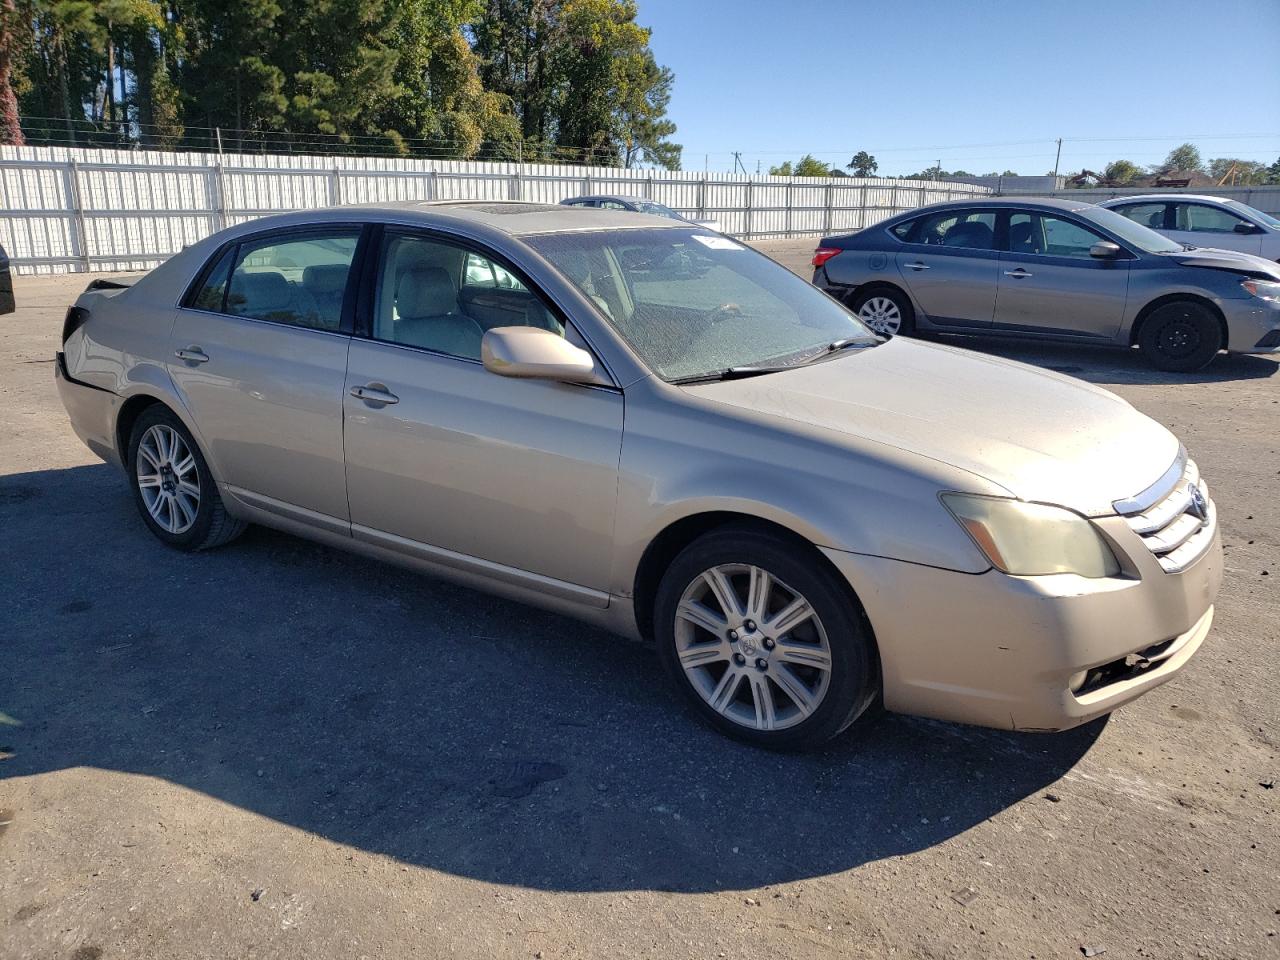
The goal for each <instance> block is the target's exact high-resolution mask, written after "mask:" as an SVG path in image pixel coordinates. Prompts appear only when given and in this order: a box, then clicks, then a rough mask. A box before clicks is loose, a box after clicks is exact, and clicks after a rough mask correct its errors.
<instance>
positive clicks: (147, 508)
mask: <svg viewBox="0 0 1280 960" xmlns="http://www.w3.org/2000/svg"><path fill="white" fill-rule="evenodd" d="M128 465H129V481H130V485H131V486H132V488H133V497H134V502H135V503H136V504H137V506H138V512H139V513H140V514H142V521H143V523H145V524H146V525H147V529H148V530H150V531H151V532H152V533H153V534H154V535H155V536H156V538H157V539H158V540H160V541H162V542H163V543H166V544H168V545H169V546H171V547H174V548H176V549H178V550H186V551H195V550H208V549H210V548H211V547H218V546H221V545H222V544H224V543H227V542H229V541H231V540H234V539H235V538H236V537H238V536H239V535H240V533H241V532H242V531H243V530H244V528H245V524H244V522H243V521H240V520H237V519H235V518H234V517H232V516H231V515H230V514H228V513H227V511H226V508H225V507H224V506H223V504H222V498H221V497H220V496H219V495H218V486H217V484H216V483H215V482H214V479H213V474H211V473H210V472H209V465H208V464H207V463H206V462H205V459H204V455H203V454H202V453H201V452H200V448H199V447H198V446H197V445H196V442H195V439H194V438H193V437H192V436H191V432H190V431H189V430H187V428H186V426H185V425H184V424H183V422H182V421H181V420H179V419H178V418H177V416H175V415H174V414H173V412H172V411H171V410H169V409H168V408H167V407H165V406H163V405H161V404H158V403H157V404H154V405H152V406H150V407H148V408H147V409H146V410H144V411H142V414H141V415H140V416H139V417H138V419H137V421H136V422H135V423H134V425H133V430H132V432H131V433H130V437H129V456H128Z"/></svg>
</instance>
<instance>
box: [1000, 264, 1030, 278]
mask: <svg viewBox="0 0 1280 960" xmlns="http://www.w3.org/2000/svg"><path fill="white" fill-rule="evenodd" d="M1004 275H1005V276H1006V277H1013V279H1015V280H1025V279H1026V278H1027V277H1034V276H1035V274H1034V273H1028V272H1027V271H1026V270H1023V269H1022V268H1021V267H1019V268H1018V269H1017V270H1006V271H1005V272H1004Z"/></svg>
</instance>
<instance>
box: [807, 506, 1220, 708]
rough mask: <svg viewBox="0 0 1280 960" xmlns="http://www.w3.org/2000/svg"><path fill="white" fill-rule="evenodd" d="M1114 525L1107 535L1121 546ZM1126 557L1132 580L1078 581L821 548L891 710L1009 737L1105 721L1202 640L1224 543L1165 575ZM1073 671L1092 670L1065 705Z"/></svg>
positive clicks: (1153, 564) (1146, 560)
mask: <svg viewBox="0 0 1280 960" xmlns="http://www.w3.org/2000/svg"><path fill="white" fill-rule="evenodd" d="M1116 519H1118V518H1116ZM1106 523H1107V521H1102V522H1101V523H1100V525H1105V524H1106ZM1123 523H1124V522H1123V520H1120V521H1119V523H1118V524H1112V527H1113V529H1112V530H1108V531H1107V533H1108V534H1109V535H1110V534H1113V533H1114V534H1115V537H1116V538H1117V539H1121V538H1124V536H1125V534H1126V533H1127V532H1128V531H1127V530H1125V529H1123ZM1126 552H1130V554H1131V556H1130V559H1131V560H1132V561H1134V569H1132V570H1131V571H1130V575H1128V576H1124V577H1109V578H1103V579H1087V578H1084V577H1078V576H1075V575H1072V574H1057V575H1054V576H1045V577H1013V576H1008V575H1006V574H1003V573H1000V572H998V571H995V570H990V571H988V572H986V573H982V574H966V573H957V572H955V571H951V570H941V569H938V568H935V567H925V566H921V565H919V564H912V563H905V562H902V561H898V560H888V559H884V558H882V557H868V556H863V555H859V554H851V553H844V552H842V551H838V550H830V549H827V550H824V553H825V554H826V555H827V557H828V558H829V559H830V560H831V562H832V563H834V564H835V565H836V567H837V568H838V569H839V570H840V571H841V572H842V573H843V574H844V576H845V577H846V578H847V579H848V581H849V583H850V584H851V585H852V586H853V588H854V590H855V592H856V593H857V594H858V597H859V599H861V601H862V604H863V606H864V608H865V609H866V612H867V616H868V617H869V618H870V621H871V626H872V629H873V630H874V631H875V635H876V641H877V643H878V645H879V651H880V660H881V669H882V673H883V682H884V703H885V707H886V708H887V709H889V710H892V711H896V712H901V713H910V714H916V715H920V716H926V717H935V718H937V719H940V720H953V721H958V722H962V723H974V724H979V725H981V726H989V727H1002V728H1005V729H1015V730H1065V729H1068V728H1070V727H1074V726H1078V725H1079V724H1082V723H1087V722H1088V721H1090V720H1093V719H1094V718H1096V717H1099V716H1102V715H1103V714H1106V713H1110V712H1111V711H1112V710H1114V709H1116V707H1119V706H1120V705H1121V704H1124V703H1127V702H1128V701H1130V700H1133V699H1134V698H1136V697H1138V696H1140V695H1141V694H1143V693H1145V692H1146V691H1148V690H1150V689H1152V688H1153V687H1156V686H1159V685H1160V684H1162V683H1164V682H1165V681H1167V680H1169V679H1170V678H1171V677H1173V675H1174V674H1176V673H1177V672H1178V671H1179V670H1180V669H1181V668H1182V667H1183V666H1184V665H1185V664H1186V663H1187V662H1188V661H1189V660H1190V659H1191V657H1192V656H1193V655H1194V654H1195V652H1196V651H1197V650H1198V649H1199V648H1200V645H1201V644H1202V643H1203V642H1204V638H1205V636H1206V634H1207V633H1208V631H1209V627H1210V625H1211V624H1212V622H1213V601H1214V598H1215V597H1216V596H1217V593H1218V588H1219V586H1220V584H1221V582H1222V545H1221V539H1220V534H1219V533H1218V532H1217V531H1216V530H1215V532H1214V534H1213V540H1212V543H1211V544H1210V546H1209V548H1208V549H1207V550H1205V552H1204V553H1203V554H1202V555H1201V556H1200V557H1199V558H1198V559H1197V560H1196V561H1195V562H1194V563H1192V564H1190V565H1189V566H1188V567H1187V568H1186V569H1184V570H1182V571H1181V572H1179V573H1174V574H1169V573H1165V572H1164V571H1163V570H1162V569H1160V567H1159V564H1158V562H1157V561H1156V558H1155V557H1153V556H1151V555H1150V552H1149V551H1146V550H1145V548H1141V547H1140V546H1139V547H1138V549H1137V550H1134V551H1126ZM1143 553H1146V554H1147V556H1145V557H1144V556H1142V554H1143ZM1126 658H1127V660H1128V661H1129V662H1128V663H1126ZM1080 671H1092V672H1091V673H1090V678H1089V681H1088V682H1087V684H1086V686H1085V687H1084V688H1083V689H1082V690H1081V692H1079V693H1073V692H1072V691H1071V678H1072V677H1073V676H1074V675H1076V674H1078V673H1079V672H1080Z"/></svg>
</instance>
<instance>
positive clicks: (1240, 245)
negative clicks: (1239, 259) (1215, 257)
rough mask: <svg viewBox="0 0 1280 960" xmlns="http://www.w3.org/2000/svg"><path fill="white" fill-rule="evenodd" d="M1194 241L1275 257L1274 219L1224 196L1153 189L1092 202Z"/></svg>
mask: <svg viewBox="0 0 1280 960" xmlns="http://www.w3.org/2000/svg"><path fill="white" fill-rule="evenodd" d="M1098 206H1100V207H1106V208H1107V209H1108V210H1114V211H1115V212H1116V213H1118V214H1120V215H1122V216H1125V217H1128V218H1129V219H1130V220H1132V221H1133V222H1134V223H1140V224H1142V225H1143V226H1144V227H1150V228H1151V229H1152V230H1155V231H1156V232H1157V233H1162V234H1164V235H1165V236H1166V237H1168V238H1169V239H1170V240H1176V241H1177V242H1178V243H1184V244H1188V245H1190V246H1194V247H1212V248H1215V249H1218V250H1236V251H1238V252H1240V253H1251V254H1253V255H1254V256H1258V257H1262V258H1263V259H1264V260H1275V261H1280V220H1277V219H1276V218H1275V217H1273V216H1271V214H1269V213H1263V212H1262V211H1261V210H1257V209H1254V208H1253V207H1251V206H1249V205H1248V204H1247V203H1241V202H1240V201H1239V200H1232V199H1230V198H1227V197H1212V196H1199V195H1197V194H1190V193H1178V194H1168V193H1153V194H1147V195H1141V196H1127V197H1116V198H1115V199H1113V200H1103V201H1102V202H1101V203H1099V204H1098Z"/></svg>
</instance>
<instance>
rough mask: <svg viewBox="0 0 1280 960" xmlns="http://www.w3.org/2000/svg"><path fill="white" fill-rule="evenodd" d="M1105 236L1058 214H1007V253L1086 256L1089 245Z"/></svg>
mask: <svg viewBox="0 0 1280 960" xmlns="http://www.w3.org/2000/svg"><path fill="white" fill-rule="evenodd" d="M1105 239H1106V238H1105V237H1103V236H1102V235H1101V234H1098V233H1094V232H1093V231H1092V230H1090V229H1088V228H1087V227H1083V226H1081V225H1080V224H1078V223H1076V222H1075V221H1073V220H1065V219H1063V218H1062V217H1054V216H1049V215H1047V214H1039V213H1021V212H1015V213H1012V214H1010V215H1009V250H1010V252H1011V253H1018V254H1023V255H1026V254H1036V255H1042V256H1050V257H1080V258H1083V259H1088V258H1089V248H1090V247H1092V246H1093V245H1094V244H1095V243H1097V242H1098V241H1099V240H1105Z"/></svg>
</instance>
